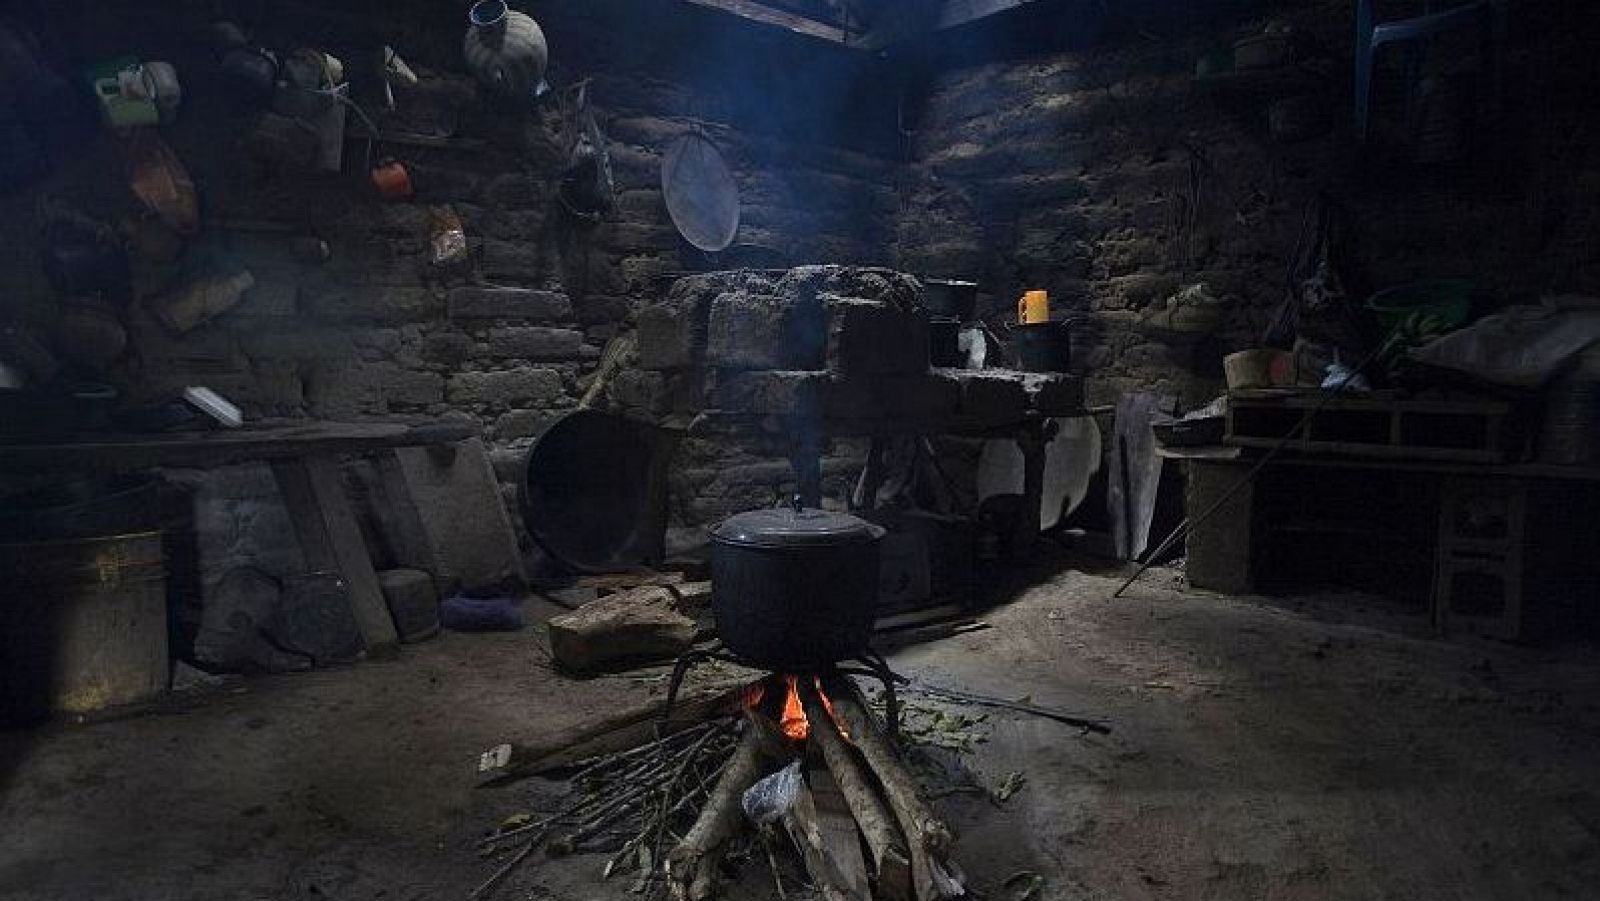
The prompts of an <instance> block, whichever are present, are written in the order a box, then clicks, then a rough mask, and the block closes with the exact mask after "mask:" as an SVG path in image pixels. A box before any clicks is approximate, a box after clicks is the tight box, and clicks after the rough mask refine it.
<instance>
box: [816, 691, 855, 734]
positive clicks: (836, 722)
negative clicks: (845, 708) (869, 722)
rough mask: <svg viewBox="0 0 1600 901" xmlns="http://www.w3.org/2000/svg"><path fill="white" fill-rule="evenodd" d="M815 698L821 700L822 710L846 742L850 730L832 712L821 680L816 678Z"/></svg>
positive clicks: (831, 706)
mask: <svg viewBox="0 0 1600 901" xmlns="http://www.w3.org/2000/svg"><path fill="white" fill-rule="evenodd" d="M816 681H817V697H818V698H820V699H821V700H822V709H823V710H826V711H828V719H830V720H833V727H834V728H835V729H838V730H839V734H840V735H842V736H844V738H845V740H846V741H849V740H850V730H849V729H846V728H845V727H844V721H843V720H841V719H839V714H837V713H835V712H834V710H833V702H832V701H830V700H828V693H827V692H825V691H823V690H822V678H821V677H820V676H819V677H817V680H816Z"/></svg>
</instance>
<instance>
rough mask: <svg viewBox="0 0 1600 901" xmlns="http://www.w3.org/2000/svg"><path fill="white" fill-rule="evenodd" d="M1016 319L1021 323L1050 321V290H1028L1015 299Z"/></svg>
mask: <svg viewBox="0 0 1600 901" xmlns="http://www.w3.org/2000/svg"><path fill="white" fill-rule="evenodd" d="M1017 320H1018V321H1019V322H1021V323H1022V324H1023V325H1028V324H1030V323H1034V322H1049V321H1050V292H1049V291H1028V292H1026V293H1024V294H1023V295H1022V299H1021V300H1018V301H1017Z"/></svg>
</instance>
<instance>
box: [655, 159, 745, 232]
mask: <svg viewBox="0 0 1600 901" xmlns="http://www.w3.org/2000/svg"><path fill="white" fill-rule="evenodd" d="M661 191H662V195H663V196H664V198H665V199H666V204H667V214H668V215H669V216H671V217H672V224H674V225H676V226H677V227H678V233H679V234H681V235H683V238H684V240H685V241H688V242H689V243H690V244H692V245H694V246H695V247H697V248H699V249H700V250H703V251H705V252H707V253H717V252H719V251H722V250H726V249H727V248H728V245H730V244H732V243H733V239H734V236H735V235H737V234H738V233H739V186H738V185H737V184H736V183H735V182H734V180H733V173H732V172H731V171H729V169H728V164H727V163H726V162H724V161H723V159H722V154H721V153H719V152H717V147H716V145H715V144H713V143H711V141H710V139H709V138H707V137H705V136H704V135H702V134H699V133H691V134H686V135H684V136H682V137H680V138H678V139H677V140H675V141H673V142H672V144H671V145H669V146H668V147H667V150H666V153H665V154H664V155H663V156H662V159H661Z"/></svg>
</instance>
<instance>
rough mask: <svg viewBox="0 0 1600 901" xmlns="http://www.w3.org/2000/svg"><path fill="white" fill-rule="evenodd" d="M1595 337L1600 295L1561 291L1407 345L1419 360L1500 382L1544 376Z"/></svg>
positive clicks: (1599, 330)
mask: <svg viewBox="0 0 1600 901" xmlns="http://www.w3.org/2000/svg"><path fill="white" fill-rule="evenodd" d="M1597 340H1600V301H1596V300H1595V299H1594V298H1588V297H1577V296H1566V297H1553V298H1546V299H1545V301H1544V303H1543V304H1542V305H1540V306H1516V307H1507V308H1506V309H1505V310H1503V311H1502V312H1500V313H1498V314H1496V315H1494V316H1485V317H1484V318H1482V319H1479V320H1478V321H1477V322H1474V323H1473V324H1471V325H1469V326H1467V327H1466V328H1462V329H1457V330H1456V331H1453V332H1451V333H1450V334H1448V335H1445V336H1444V337H1442V338H1439V339H1438V340H1435V341H1432V342H1430V343H1428V344H1425V345H1423V346H1422V347H1419V348H1417V349H1415V350H1413V351H1411V358H1412V359H1414V360H1417V361H1418V362H1421V363H1427V364H1429V365H1432V366H1440V367H1443V368H1445V369H1455V370H1459V371H1461V372H1467V373H1471V374H1472V375H1475V376H1477V377H1479V378H1481V379H1484V380H1485V381H1489V382H1494V383H1496V384H1500V385H1512V386H1516V387H1523V388H1531V387H1535V386H1537V385H1540V384H1543V383H1544V382H1546V381H1548V380H1549V379H1550V377H1551V376H1553V375H1555V374H1556V373H1557V372H1558V371H1560V369H1561V368H1562V367H1563V366H1564V365H1565V364H1566V363H1567V361H1569V360H1571V359H1572V358H1573V357H1576V356H1577V355H1578V354H1580V353H1582V352H1583V351H1584V350H1585V349H1587V348H1588V347H1589V345H1591V344H1593V343H1594V342H1595V341H1597Z"/></svg>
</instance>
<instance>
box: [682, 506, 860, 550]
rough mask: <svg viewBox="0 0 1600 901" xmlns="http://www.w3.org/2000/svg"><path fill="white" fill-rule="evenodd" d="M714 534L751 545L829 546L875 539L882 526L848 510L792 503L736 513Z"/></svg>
mask: <svg viewBox="0 0 1600 901" xmlns="http://www.w3.org/2000/svg"><path fill="white" fill-rule="evenodd" d="M711 534H712V537H714V538H716V539H717V540H718V541H725V542H728V543H730V544H742V545H746V546H749V547H829V546H835V545H841V544H855V543H857V542H864V541H872V540H875V539H877V538H880V537H882V536H883V528H882V527H880V526H875V525H873V524H872V523H870V522H867V521H866V520H864V519H860V518H858V517H855V516H851V515H850V514H848V513H833V512H830V511H828V510H817V509H814V508H811V507H800V506H792V507H773V508H772V509H769V510H751V511H750V512H748V513H738V514H735V515H733V516H730V517H728V518H727V519H725V520H723V521H722V523H721V524H720V525H718V526H717V527H716V528H715V529H713V530H712V532H711Z"/></svg>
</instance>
